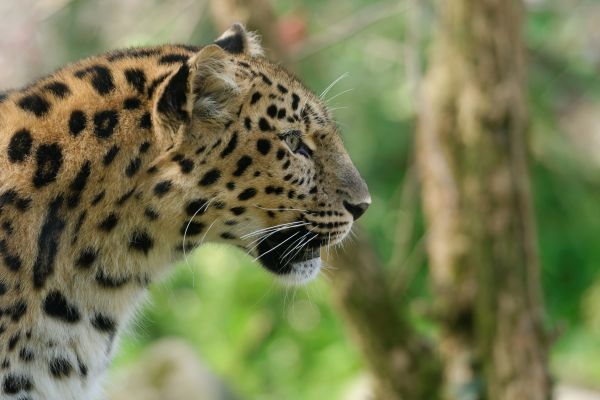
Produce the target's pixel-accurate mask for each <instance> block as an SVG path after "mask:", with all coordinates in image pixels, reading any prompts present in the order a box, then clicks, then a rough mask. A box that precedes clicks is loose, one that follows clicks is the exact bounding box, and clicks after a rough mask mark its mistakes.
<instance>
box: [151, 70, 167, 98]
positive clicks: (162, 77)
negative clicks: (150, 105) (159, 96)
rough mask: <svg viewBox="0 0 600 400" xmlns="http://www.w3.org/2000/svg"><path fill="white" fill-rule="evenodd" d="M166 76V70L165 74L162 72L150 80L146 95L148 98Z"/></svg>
mask: <svg viewBox="0 0 600 400" xmlns="http://www.w3.org/2000/svg"><path fill="white" fill-rule="evenodd" d="M167 76H169V73H168V72H167V73H165V74H162V75H161V76H159V77H158V78H156V79H154V80H153V81H152V82H150V86H148V97H149V98H152V96H153V95H154V92H155V91H156V88H157V87H158V85H160V84H161V83H162V82H163V81H164V80H165V79H167Z"/></svg>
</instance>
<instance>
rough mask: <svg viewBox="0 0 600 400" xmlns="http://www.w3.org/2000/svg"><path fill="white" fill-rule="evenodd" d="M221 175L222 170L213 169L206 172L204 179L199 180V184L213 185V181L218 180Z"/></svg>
mask: <svg viewBox="0 0 600 400" xmlns="http://www.w3.org/2000/svg"><path fill="white" fill-rule="evenodd" d="M220 177H221V171H219V170H218V169H211V170H210V171H208V172H207V173H205V174H204V176H203V177H202V179H200V182H198V184H199V185H200V186H208V185H212V184H213V183H215V182H217V181H218V180H219V178H220Z"/></svg>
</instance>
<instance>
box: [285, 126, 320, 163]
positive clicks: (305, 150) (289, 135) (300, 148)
mask: <svg viewBox="0 0 600 400" xmlns="http://www.w3.org/2000/svg"><path fill="white" fill-rule="evenodd" d="M279 137H280V138H281V139H282V140H283V141H284V142H285V144H287V146H288V147H289V148H290V150H291V151H292V152H293V153H295V154H299V155H301V156H304V157H306V158H310V157H311V156H312V150H311V149H310V148H309V147H308V146H307V145H306V144H305V143H304V142H303V141H302V132H300V131H299V130H292V131H288V132H285V133H282V134H280V135H279Z"/></svg>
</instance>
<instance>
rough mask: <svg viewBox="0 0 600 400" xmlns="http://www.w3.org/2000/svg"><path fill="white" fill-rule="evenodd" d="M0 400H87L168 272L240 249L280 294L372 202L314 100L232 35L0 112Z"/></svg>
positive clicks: (115, 57)
mask: <svg viewBox="0 0 600 400" xmlns="http://www.w3.org/2000/svg"><path fill="white" fill-rule="evenodd" d="M0 169H1V172H0V264H1V265H0V339H1V340H0V398H2V399H11V400H12V399H14V400H42V399H45V400H54V399H61V400H65V399H98V398H101V397H102V396H103V388H102V387H103V382H104V381H105V378H104V377H105V375H106V370H107V368H108V367H109V365H110V362H111V360H112V358H113V357H114V355H115V352H116V348H117V347H118V340H119V338H120V336H121V334H122V333H123V332H124V331H125V330H126V328H127V326H128V323H129V322H130V321H131V320H132V319H133V318H134V316H135V313H136V310H137V309H138V308H139V307H140V304H141V303H142V302H143V301H144V300H145V299H146V297H147V296H148V289H149V285H151V284H153V283H154V282H157V281H160V280H161V279H162V277H164V276H165V275H166V274H167V273H168V272H169V271H170V270H171V269H172V267H171V266H172V265H174V264H176V263H177V262H178V261H181V260H182V259H183V258H184V257H185V256H186V255H187V254H188V253H189V252H190V251H192V250H193V249H195V248H197V247H198V246H200V245H201V244H203V243H209V242H218V243H228V244H231V245H232V246H237V247H239V248H241V249H243V251H245V252H246V253H248V254H249V255H250V256H252V257H254V258H255V259H257V260H258V261H257V262H256V264H258V265H260V266H262V267H263V269H265V270H266V271H268V272H270V273H272V274H273V275H274V276H275V277H276V278H277V279H279V280H280V281H281V282H282V283H283V284H290V285H302V284H305V283H307V282H308V281H310V280H312V279H314V278H315V277H316V276H317V275H318V274H319V271H320V270H321V267H322V261H321V257H320V254H321V250H322V249H325V248H327V246H332V245H335V244H339V243H340V242H341V241H342V240H344V239H345V238H346V236H347V235H348V234H349V232H350V230H351V229H352V226H353V224H354V222H355V221H356V220H357V219H358V218H359V217H360V216H361V215H363V214H364V212H365V211H366V210H367V208H368V207H369V205H370V203H371V197H370V194H369V189H368V187H367V184H366V183H365V181H364V179H363V178H362V177H361V175H360V173H359V172H358V170H357V168H356V167H355V166H354V164H353V162H352V161H351V159H350V157H349V155H348V152H347V151H346V149H345V147H344V144H343V141H342V137H341V129H340V128H339V127H338V124H337V123H336V121H335V119H334V117H333V116H332V114H331V112H330V110H329V109H328V107H327V105H326V104H325V102H324V101H323V100H322V99H321V97H320V96H318V95H316V94H315V93H313V92H312V91H310V90H309V89H308V88H307V87H306V86H304V84H303V83H302V82H301V81H300V80H299V79H298V78H297V77H296V76H295V75H294V74H293V73H292V72H290V71H289V70H287V69H286V68H284V67H282V66H281V65H280V64H278V63H276V62H274V61H271V60H270V59H269V58H267V57H266V56H265V55H264V50H263V48H262V46H261V43H260V37H259V35H258V34H256V33H254V32H252V31H248V30H247V29H246V28H245V27H244V25H242V24H239V23H236V24H234V25H233V26H231V27H230V28H229V29H228V30H227V31H225V32H224V33H223V34H222V35H221V36H219V37H218V38H217V39H216V40H214V41H213V42H211V43H210V44H208V45H204V46H190V45H172V44H169V45H158V46H153V47H152V46H151V47H135V48H128V49H124V50H115V51H111V52H108V53H104V54H100V55H95V56H91V57H89V58H86V59H83V60H80V61H76V62H74V63H72V64H69V65H67V66H65V67H63V68H61V69H58V70H57V71H56V72H54V73H52V74H50V75H48V76H46V77H43V78H40V79H38V80H36V81H35V82H33V83H31V84H29V85H27V86H25V87H23V88H20V89H15V90H8V91H6V92H3V93H2V94H1V95H0Z"/></svg>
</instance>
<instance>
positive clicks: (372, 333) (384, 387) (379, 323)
mask: <svg viewBox="0 0 600 400" xmlns="http://www.w3.org/2000/svg"><path fill="white" fill-rule="evenodd" d="M357 233H358V235H357V243H355V244H353V245H352V246H346V249H345V250H344V251H343V252H339V254H336V255H335V256H333V254H329V253H327V252H326V251H323V252H322V253H323V254H322V255H323V257H324V261H325V263H326V264H327V265H332V266H333V267H334V268H335V270H334V272H333V274H332V275H333V276H332V285H331V287H332V293H333V297H334V299H335V302H336V305H337V308H338V309H339V310H340V311H341V312H342V315H343V316H344V319H345V320H346V323H347V325H348V327H349V331H350V333H352V335H353V338H354V340H355V342H356V343H357V344H358V346H359V348H360V349H361V351H362V353H363V355H364V358H365V361H366V362H367V365H368V366H369V369H370V370H371V372H372V375H373V378H374V382H375V385H374V387H373V390H374V392H375V393H374V394H375V398H376V399H378V400H399V399H404V400H431V399H436V398H437V394H438V389H439V382H440V379H441V376H440V374H439V372H440V368H439V360H438V358H437V357H436V356H435V353H434V351H433V349H432V348H431V346H430V344H429V343H427V342H426V341H425V340H424V339H422V338H420V337H419V336H418V335H417V334H416V333H415V332H414V330H412V328H411V327H410V325H409V322H408V321H407V318H406V316H405V315H404V313H403V310H402V309H401V308H399V307H398V306H397V302H396V301H395V299H394V298H393V297H392V295H391V293H390V287H389V285H388V282H387V280H386V279H385V275H384V269H383V267H382V266H381V264H380V262H379V260H378V259H377V257H376V256H375V254H374V251H373V248H372V246H371V244H370V243H369V242H368V241H367V240H366V239H365V236H364V234H363V233H362V232H361V231H360V230H358V231H357Z"/></svg>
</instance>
